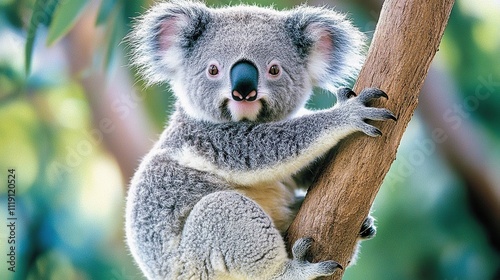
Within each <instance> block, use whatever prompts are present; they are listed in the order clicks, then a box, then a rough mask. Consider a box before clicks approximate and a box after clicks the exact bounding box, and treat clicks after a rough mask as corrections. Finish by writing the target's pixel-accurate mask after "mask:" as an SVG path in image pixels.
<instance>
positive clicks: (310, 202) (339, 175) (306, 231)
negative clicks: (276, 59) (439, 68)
mask: <svg viewBox="0 0 500 280" xmlns="http://www.w3.org/2000/svg"><path fill="white" fill-rule="evenodd" d="M453 3H454V1H453V0H425V1H416V0H406V1H400V0H388V1H385V2H384V6H383V8H382V11H381V15H380V20H379V23H378V25H377V28H376V31H375V34H374V38H373V41H372V45H371V46H370V50H369V52H368V57H367V60H366V63H365V65H364V67H363V69H362V70H361V73H360V76H359V79H358V81H357V83H356V86H355V91H356V88H357V89H358V90H359V89H360V88H365V87H378V88H380V89H382V90H384V91H385V92H387V94H388V95H389V100H388V101H384V102H385V103H386V104H384V107H386V108H388V109H390V110H391V111H392V112H394V113H395V115H396V116H398V122H397V123H396V124H394V123H383V124H381V125H380V128H381V131H382V132H383V133H384V136H383V137H379V138H376V139H373V138H368V137H353V138H352V139H349V141H344V142H341V143H340V144H339V146H338V150H337V153H336V154H335V155H334V159H332V160H331V162H330V163H329V164H328V166H327V167H325V169H324V171H323V173H322V174H320V175H319V178H318V180H317V182H316V183H315V184H314V186H313V187H312V188H311V189H310V190H309V193H308V194H307V197H306V199H305V201H304V203H303V205H302V207H301V209H300V211H299V213H298V215H297V217H296V218H295V220H294V221H293V223H292V225H291V226H290V228H289V231H288V241H289V242H288V244H293V241H295V240H297V239H298V238H300V237H303V236H311V237H313V238H314V240H315V241H316V242H315V243H314V244H313V247H312V255H313V256H314V261H318V260H325V259H332V260H335V261H337V262H339V263H340V264H341V265H343V266H344V267H345V266H346V265H347V264H348V261H349V260H350V258H351V255H352V252H353V249H354V247H355V244H356V238H357V235H358V231H359V228H360V226H361V224H362V222H363V220H364V218H365V217H366V216H367V214H368V212H369V209H370V207H371V204H372V202H373V200H374V198H375V195H376V194H377V192H378V190H379V187H380V185H381V184H382V181H383V179H384V176H385V175H386V173H387V172H388V170H389V167H390V165H391V163H392V162H393V160H394V159H395V157H396V150H397V147H398V145H399V142H400V140H401V137H402V135H403V132H404V130H405V128H406V126H407V124H408V122H409V121H410V118H411V116H412V114H413V112H414V110H415V108H416V106H417V101H418V94H419V91H420V88H421V86H422V83H423V81H424V78H425V76H426V74H427V71H428V69H429V66H430V63H431V61H432V58H433V57H434V54H435V53H436V52H437V50H438V47H439V42H440V40H441V37H442V35H443V32H444V29H445V26H446V23H447V21H448V17H449V14H450V12H451V8H452V6H453ZM354 158H356V160H353V159H354ZM341 276H342V273H336V274H335V275H334V277H333V278H334V279H340V278H341Z"/></svg>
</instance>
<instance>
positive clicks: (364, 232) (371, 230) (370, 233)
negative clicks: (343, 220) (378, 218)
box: [359, 215, 377, 239]
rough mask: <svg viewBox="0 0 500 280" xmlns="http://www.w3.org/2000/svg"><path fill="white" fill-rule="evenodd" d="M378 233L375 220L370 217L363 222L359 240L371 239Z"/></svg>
mask: <svg viewBox="0 0 500 280" xmlns="http://www.w3.org/2000/svg"><path fill="white" fill-rule="evenodd" d="M376 233H377V228H376V227H375V219H373V217H372V216H370V215H368V217H366V219H365V220H364V221H363V224H362V225H361V229H360V230H359V238H361V239H370V238H372V237H374V236H375V234H376Z"/></svg>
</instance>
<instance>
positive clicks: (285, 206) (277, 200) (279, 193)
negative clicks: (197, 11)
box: [235, 182, 295, 233]
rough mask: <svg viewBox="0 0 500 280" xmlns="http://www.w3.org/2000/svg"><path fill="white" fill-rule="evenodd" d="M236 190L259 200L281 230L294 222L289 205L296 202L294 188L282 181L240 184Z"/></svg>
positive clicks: (256, 200)
mask: <svg viewBox="0 0 500 280" xmlns="http://www.w3.org/2000/svg"><path fill="white" fill-rule="evenodd" d="M235 190H236V191H238V192H239V193H241V194H243V195H244V196H246V197H248V198H250V199H252V200H253V201H255V202H257V204H259V205H260V207H262V209H263V210H264V211H265V212H266V214H268V215H269V216H270V217H271V219H272V220H273V222H274V225H275V226H276V227H277V228H278V230H279V231H280V232H282V233H283V232H285V231H286V230H287V229H288V226H289V225H290V223H291V222H292V219H293V215H292V211H291V209H290V208H289V206H290V205H291V204H292V203H293V202H294V197H295V195H294V192H293V189H292V188H289V187H287V186H285V185H284V184H283V183H281V182H269V183H264V184H259V185H253V186H238V187H236V188H235Z"/></svg>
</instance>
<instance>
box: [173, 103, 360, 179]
mask: <svg viewBox="0 0 500 280" xmlns="http://www.w3.org/2000/svg"><path fill="white" fill-rule="evenodd" d="M182 125H183V126H182V128H181V129H177V131H178V133H179V134H180V135H179V134H178V135H177V137H176V138H177V140H175V141H176V142H178V144H177V145H174V146H177V147H182V148H181V149H180V151H179V152H178V153H177V158H176V159H177V160H179V161H180V162H181V163H182V164H184V165H185V166H189V167H192V168H194V169H198V170H204V169H206V171H210V172H211V173H215V174H217V175H220V176H222V177H225V178H226V179H228V180H229V181H232V182H235V183H237V184H242V185H246V184H254V183H258V182H260V181H262V182H265V181H270V180H280V179H283V178H285V177H286V176H290V175H291V174H293V173H295V172H297V171H299V170H300V169H301V168H302V167H304V166H305V165H307V164H308V163H310V162H311V161H313V160H314V159H315V158H317V157H319V156H320V155H322V154H324V153H325V152H327V151H328V150H329V149H330V148H331V147H333V146H334V145H335V144H336V143H338V141H340V139H341V138H343V137H345V136H346V135H347V134H350V133H352V132H353V131H354V129H353V128H352V126H350V125H349V124H348V123H347V122H346V121H344V120H343V119H342V118H341V112H338V110H335V109H333V110H327V111H323V112H319V113H317V114H314V115H310V116H305V117H302V118H297V119H291V120H286V121H282V122H279V123H262V124H252V123H248V124H242V123H238V124H237V125H235V124H234V123H230V122H229V123H222V124H213V123H205V122H184V123H183V124H182Z"/></svg>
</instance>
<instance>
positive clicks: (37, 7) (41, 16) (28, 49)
mask: <svg viewBox="0 0 500 280" xmlns="http://www.w3.org/2000/svg"><path fill="white" fill-rule="evenodd" d="M58 3H59V0H36V1H35V4H34V7H33V14H32V15H31V19H30V24H29V26H28V37H27V38H26V46H25V49H24V67H25V70H26V74H29V73H30V71H31V58H32V55H33V45H34V44H35V37H36V30H37V28H38V26H39V25H40V24H47V23H48V22H49V21H50V19H51V18H52V15H53V14H54V10H55V9H56V7H57V4H58Z"/></svg>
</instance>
